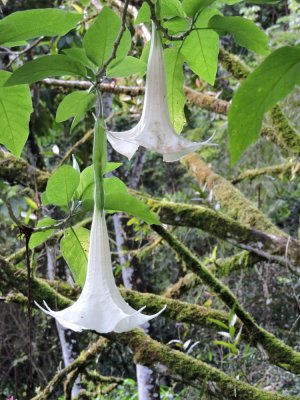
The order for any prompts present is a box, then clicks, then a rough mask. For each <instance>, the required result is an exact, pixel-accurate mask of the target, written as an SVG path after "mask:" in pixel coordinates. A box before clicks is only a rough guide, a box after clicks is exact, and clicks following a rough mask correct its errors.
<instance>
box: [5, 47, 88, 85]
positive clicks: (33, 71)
mask: <svg viewBox="0 0 300 400" xmlns="http://www.w3.org/2000/svg"><path fill="white" fill-rule="evenodd" d="M62 75H68V76H78V75H79V76H86V68H85V67H84V65H82V64H81V63H80V62H78V61H75V60H73V59H72V58H70V57H68V56H65V55H62V54H58V55H53V56H44V57H40V58H37V59H35V60H33V61H29V62H27V63H26V64H24V65H23V66H22V67H20V68H19V69H17V70H16V71H15V72H14V73H13V74H12V76H11V77H10V78H9V79H8V81H7V82H6V84H5V85H6V86H11V85H20V84H22V83H29V84H30V83H34V82H37V81H40V80H42V79H44V78H48V77H51V76H62Z"/></svg>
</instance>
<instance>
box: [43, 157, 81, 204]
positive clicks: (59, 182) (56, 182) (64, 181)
mask: <svg viewBox="0 0 300 400" xmlns="http://www.w3.org/2000/svg"><path fill="white" fill-rule="evenodd" d="M79 182H80V174H79V172H78V171H76V169H74V168H72V167H71V166H69V165H63V166H62V167H60V168H58V169H57V170H56V171H55V172H54V174H53V175H51V177H50V178H49V180H48V183H47V187H46V196H47V200H48V202H49V203H51V204H55V205H56V206H67V205H68V204H69V202H70V201H71V199H72V197H73V194H74V193H75V190H76V189H77V186H78V185H79Z"/></svg>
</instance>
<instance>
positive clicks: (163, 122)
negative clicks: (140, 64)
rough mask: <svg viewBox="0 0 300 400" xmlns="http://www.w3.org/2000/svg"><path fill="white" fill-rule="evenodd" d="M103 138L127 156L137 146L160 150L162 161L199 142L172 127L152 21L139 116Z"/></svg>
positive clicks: (192, 148) (194, 147)
mask: <svg viewBox="0 0 300 400" xmlns="http://www.w3.org/2000/svg"><path fill="white" fill-rule="evenodd" d="M107 138H108V140H109V142H110V144H111V145H112V147H113V148H114V149H115V150H116V151H117V152H119V153H121V154H123V155H124V156H126V157H128V158H129V159H130V158H131V157H132V156H133V155H134V153H135V152H136V150H137V149H138V147H139V146H143V147H145V148H146V149H147V150H151V151H155V152H157V153H161V154H163V160H164V161H177V160H178V159H179V158H181V157H182V156H184V155H186V154H188V153H190V152H192V151H195V150H198V149H199V148H200V147H201V145H203V143H196V142H192V141H190V140H188V139H185V138H184V137H182V136H180V135H178V134H177V133H176V132H175V130H174V128H173V125H172V123H171V120H170V115H169V109H168V99H167V84H166V72H165V66H164V55H163V48H162V44H161V39H160V36H159V33H158V32H157V31H156V28H155V25H154V23H152V40H151V47H150V54H149V60H148V65H147V80H146V88H145V99H144V106H143V111H142V116H141V119H140V121H139V122H138V124H137V125H136V126H135V127H134V128H132V129H130V130H128V131H125V132H108V136H107Z"/></svg>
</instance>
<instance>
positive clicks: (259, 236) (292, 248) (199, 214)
mask: <svg viewBox="0 0 300 400" xmlns="http://www.w3.org/2000/svg"><path fill="white" fill-rule="evenodd" d="M147 204H148V206H149V207H150V208H151V209H152V210H153V211H155V212H157V213H158V215H159V218H160V221H161V222H162V223H164V224H168V225H174V226H186V227H191V228H198V229H202V230H203V231H205V232H208V233H210V234H211V235H213V236H215V237H217V238H219V239H222V240H225V241H227V242H228V243H231V244H233V245H234V246H237V247H239V248H241V249H244V250H247V251H249V252H251V253H253V254H255V255H257V256H258V257H260V258H261V259H265V260H268V261H273V262H276V263H278V264H280V265H283V266H284V267H287V266H289V268H290V269H291V270H293V271H294V269H295V267H294V266H297V265H298V264H299V262H300V244H299V242H298V241H296V240H294V239H291V238H287V237H286V236H285V235H284V236H277V235H274V234H269V233H266V232H262V231H259V230H256V229H252V228H250V227H248V226H246V225H242V224H241V223H239V222H238V221H235V220H233V219H231V218H229V217H227V216H225V215H223V214H221V213H219V212H217V211H214V210H212V209H210V208H208V207H205V206H194V205H189V204H181V203H171V202H167V201H158V200H153V199H149V200H148V201H147Z"/></svg>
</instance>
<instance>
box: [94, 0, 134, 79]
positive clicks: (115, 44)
mask: <svg viewBox="0 0 300 400" xmlns="http://www.w3.org/2000/svg"><path fill="white" fill-rule="evenodd" d="M128 5H129V0H126V1H125V4H124V9H123V14H122V24H121V29H120V31H119V33H118V36H117V38H116V40H115V42H114V45H113V51H112V53H111V55H110V57H109V58H108V59H107V60H106V61H105V62H104V63H103V65H102V67H101V68H100V70H99V71H98V72H97V76H98V77H101V76H102V75H103V73H104V71H105V70H106V68H107V67H108V65H109V64H110V63H111V62H112V61H113V60H114V59H115V58H116V55H117V50H118V47H119V45H120V42H121V40H122V37H123V34H124V32H125V30H126V15H127V9H128Z"/></svg>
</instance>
